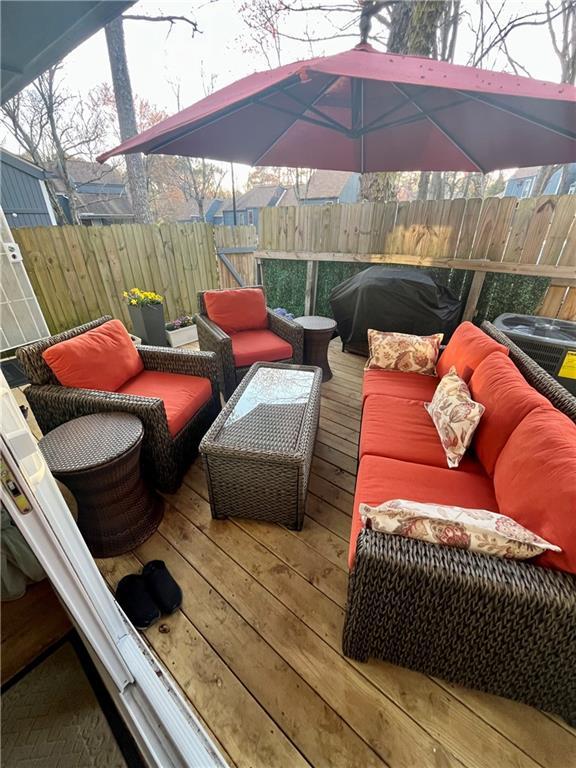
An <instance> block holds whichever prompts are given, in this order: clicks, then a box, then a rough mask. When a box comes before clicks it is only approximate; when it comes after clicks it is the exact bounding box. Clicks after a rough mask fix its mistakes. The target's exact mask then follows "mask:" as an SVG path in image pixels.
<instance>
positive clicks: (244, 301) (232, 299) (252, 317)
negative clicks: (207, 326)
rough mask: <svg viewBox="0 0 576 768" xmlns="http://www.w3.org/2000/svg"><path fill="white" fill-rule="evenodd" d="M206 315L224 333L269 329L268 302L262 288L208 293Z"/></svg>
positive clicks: (205, 301)
mask: <svg viewBox="0 0 576 768" xmlns="http://www.w3.org/2000/svg"><path fill="white" fill-rule="evenodd" d="M204 305H205V306H206V314H207V315H208V317H209V318H210V320H212V321H213V322H214V323H216V325H218V326H219V327H220V328H222V330H223V331H224V333H227V334H228V335H229V336H231V335H232V334H234V333H238V332H239V331H259V330H264V329H265V328H268V313H267V311H266V300H265V299H264V293H263V291H262V289H261V288H240V289H237V288H233V289H231V290H228V291H206V293H205V294H204Z"/></svg>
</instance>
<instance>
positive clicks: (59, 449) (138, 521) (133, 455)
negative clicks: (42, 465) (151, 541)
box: [39, 413, 163, 557]
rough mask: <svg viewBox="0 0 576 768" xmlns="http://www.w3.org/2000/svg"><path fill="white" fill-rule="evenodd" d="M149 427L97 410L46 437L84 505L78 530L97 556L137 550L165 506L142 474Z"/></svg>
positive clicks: (50, 453) (57, 470) (45, 448)
mask: <svg viewBox="0 0 576 768" xmlns="http://www.w3.org/2000/svg"><path fill="white" fill-rule="evenodd" d="M143 436H144V428H143V426H142V422H141V421H140V419H138V418H137V417H136V416H132V415H130V414H128V413H97V414H93V415H91V416H81V417H80V418H78V419H73V420H72V421H68V422H66V424H61V425H60V426H59V427H56V429H54V430H52V432H49V433H48V434H47V435H45V437H43V438H42V439H41V440H40V443H39V447H40V450H41V451H42V453H43V454H44V458H45V459H46V463H47V464H48V466H49V467H50V470H51V472H52V474H53V475H54V476H55V477H56V478H57V479H58V480H60V481H61V482H62V483H64V485H66V486H67V487H68V488H69V489H70V490H71V491H72V493H73V494H74V496H75V498H76V501H77V503H78V528H79V529H80V532H81V533H82V536H83V537H84V540H85V541H86V544H87V545H88V548H89V549H90V552H91V553H92V554H93V555H94V557H112V556H114V555H120V554H122V553H124V552H128V551H130V550H131V549H134V548H135V547H137V546H138V545H139V544H141V543H142V542H143V541H145V540H146V539H147V538H148V537H149V536H151V535H152V534H153V533H154V531H155V530H156V528H157V527H158V525H159V524H160V520H161V519H162V512H163V505H162V500H161V499H160V497H159V496H157V495H156V493H154V491H152V489H151V488H149V487H148V486H147V485H146V484H145V483H144V480H143V478H142V475H141V473H140V448H141V445H142V438H143Z"/></svg>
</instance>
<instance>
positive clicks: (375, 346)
mask: <svg viewBox="0 0 576 768" xmlns="http://www.w3.org/2000/svg"><path fill="white" fill-rule="evenodd" d="M443 336H444V334H442V333H435V334H434V335H433V336H413V335H412V334H410V333H394V332H391V331H374V330H373V329H372V328H370V329H369V330H368V346H369V349H370V358H369V360H368V362H367V363H366V368H382V369H384V370H386V371H403V372H405V373H423V374H425V375H427V376H436V360H437V359H438V353H439V351H440V344H441V343H442V338H443Z"/></svg>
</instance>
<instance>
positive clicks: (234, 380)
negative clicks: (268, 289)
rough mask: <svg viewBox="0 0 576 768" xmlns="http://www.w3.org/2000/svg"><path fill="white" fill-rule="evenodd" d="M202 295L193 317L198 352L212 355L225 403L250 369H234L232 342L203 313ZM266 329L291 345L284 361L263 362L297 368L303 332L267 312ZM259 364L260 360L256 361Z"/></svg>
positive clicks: (300, 360) (301, 358) (204, 308)
mask: <svg viewBox="0 0 576 768" xmlns="http://www.w3.org/2000/svg"><path fill="white" fill-rule="evenodd" d="M246 287H250V288H260V289H261V290H262V291H263V292H264V288H263V287H262V286H260V285H258V286H246ZM232 290H238V291H241V290H243V289H242V288H233V289H232ZM204 293H206V291H200V293H198V310H199V314H197V315H196V316H195V318H194V319H195V321H196V326H197V328H198V341H199V343H200V349H202V350H208V351H210V352H215V353H216V356H217V360H218V367H219V376H220V386H221V388H222V392H223V393H224V397H225V399H226V400H228V398H229V397H230V396H231V395H232V393H233V392H234V390H235V389H236V387H237V386H238V384H240V382H241V381H242V379H243V378H244V376H245V375H246V374H247V373H248V371H249V370H250V365H247V366H244V367H237V366H236V364H235V362H234V355H233V353H232V339H231V337H230V336H229V335H228V334H227V333H225V332H224V331H223V330H222V329H221V328H220V327H219V326H218V325H216V323H214V322H212V320H210V319H209V317H208V316H207V314H206V305H205V303H204ZM267 311H268V328H269V330H271V331H272V332H273V333H275V334H276V336H279V337H280V338H281V339H284V341H287V342H288V343H289V344H291V345H292V351H293V355H292V357H291V358H289V359H287V360H275V361H270V360H269V361H263V362H277V363H294V364H297V365H300V364H301V363H302V360H303V355H304V330H303V328H302V327H301V326H300V325H298V323H294V322H293V321H291V320H286V319H285V318H283V317H280V316H279V315H276V314H275V313H274V312H272V310H271V309H268V310H267ZM258 362H260V361H258Z"/></svg>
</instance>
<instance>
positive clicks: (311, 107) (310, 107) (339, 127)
mask: <svg viewBox="0 0 576 768" xmlns="http://www.w3.org/2000/svg"><path fill="white" fill-rule="evenodd" d="M338 79H339V75H335V76H334V77H333V78H332V79H331V80H330V83H329V84H328V85H327V86H326V87H325V88H323V89H322V91H321V92H320V94H319V95H318V96H317V97H316V98H315V99H314V101H313V102H312V104H306V102H305V101H303V100H302V99H299V98H298V96H295V95H294V94H293V93H287V92H286V91H284V90H282V93H284V94H285V95H286V96H288V98H290V99H292V100H293V101H296V102H297V103H298V104H300V105H301V106H302V107H306V109H308V110H310V112H314V114H315V115H318V116H319V117H322V118H324V120H327V121H328V122H329V123H331V124H332V125H333V126H334V128H335V129H336V130H344V131H347V130H348V129H347V128H346V126H345V125H342V123H339V122H338V121H337V120H334V118H332V117H330V115H326V114H325V113H324V112H322V111H321V110H320V109H317V108H316V107H315V106H314V104H315V103H316V102H317V101H318V99H319V98H320V97H321V96H324V94H325V93H326V91H328V90H330V88H331V87H332V86H333V85H334V83H335V82H336V80H338Z"/></svg>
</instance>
